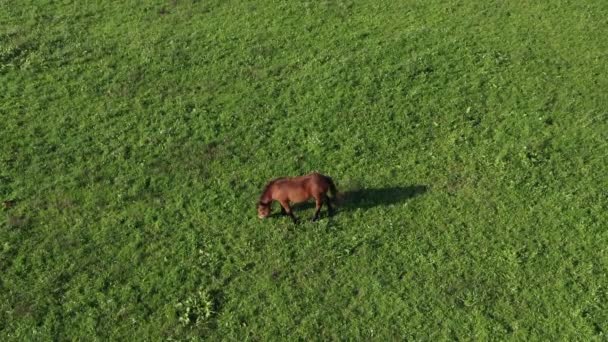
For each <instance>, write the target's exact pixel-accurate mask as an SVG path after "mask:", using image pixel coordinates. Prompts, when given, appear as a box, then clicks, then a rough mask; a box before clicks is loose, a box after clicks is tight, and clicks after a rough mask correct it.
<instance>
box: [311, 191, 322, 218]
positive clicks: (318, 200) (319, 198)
mask: <svg viewBox="0 0 608 342" xmlns="http://www.w3.org/2000/svg"><path fill="white" fill-rule="evenodd" d="M315 203H316V208H317V211H315V216H313V217H312V221H313V222H314V221H316V220H318V219H319V214H320V213H321V207H323V197H322V196H315Z"/></svg>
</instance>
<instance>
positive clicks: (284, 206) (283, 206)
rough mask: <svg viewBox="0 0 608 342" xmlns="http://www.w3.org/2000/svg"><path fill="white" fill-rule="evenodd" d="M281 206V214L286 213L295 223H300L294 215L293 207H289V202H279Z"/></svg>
mask: <svg viewBox="0 0 608 342" xmlns="http://www.w3.org/2000/svg"><path fill="white" fill-rule="evenodd" d="M279 203H280V204H281V212H285V214H286V215H289V217H291V219H292V220H293V223H298V218H297V217H296V216H295V215H294V214H293V211H292V210H291V207H290V206H289V202H287V201H279Z"/></svg>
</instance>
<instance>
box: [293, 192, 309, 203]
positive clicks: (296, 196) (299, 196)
mask: <svg viewBox="0 0 608 342" xmlns="http://www.w3.org/2000/svg"><path fill="white" fill-rule="evenodd" d="M307 199H308V196H306V195H305V194H290V196H289V201H290V202H292V203H300V202H304V201H306V200H307Z"/></svg>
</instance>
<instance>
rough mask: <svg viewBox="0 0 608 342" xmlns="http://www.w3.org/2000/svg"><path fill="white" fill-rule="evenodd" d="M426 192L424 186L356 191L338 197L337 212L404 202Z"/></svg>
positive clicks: (346, 192)
mask: <svg viewBox="0 0 608 342" xmlns="http://www.w3.org/2000/svg"><path fill="white" fill-rule="evenodd" d="M427 191H428V187H427V186H426V185H411V186H392V187H387V188H377V189H357V190H350V191H345V192H343V193H340V194H339V195H338V210H340V211H348V210H355V209H358V208H360V209H369V208H373V207H377V206H387V205H392V204H397V203H401V202H405V201H407V200H408V199H410V198H414V197H416V196H419V195H422V194H424V193H425V192H427Z"/></svg>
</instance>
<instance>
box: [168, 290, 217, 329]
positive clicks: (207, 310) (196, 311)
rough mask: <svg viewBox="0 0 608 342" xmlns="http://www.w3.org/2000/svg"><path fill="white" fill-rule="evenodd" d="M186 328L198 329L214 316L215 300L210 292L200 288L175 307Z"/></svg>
mask: <svg viewBox="0 0 608 342" xmlns="http://www.w3.org/2000/svg"><path fill="white" fill-rule="evenodd" d="M175 307H176V308H177V311H178V313H177V315H178V319H179V321H180V323H181V324H182V326H184V327H191V328H193V327H197V326H200V325H202V324H205V323H207V322H208V321H209V320H210V319H211V316H212V315H213V313H214V312H213V299H212V297H211V295H210V294H209V292H208V291H207V290H205V289H201V288H199V289H198V290H197V291H196V292H195V293H194V294H193V295H191V296H189V297H188V298H186V300H184V301H183V302H179V303H177V304H176V306H175Z"/></svg>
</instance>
